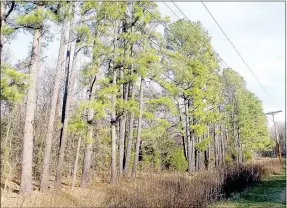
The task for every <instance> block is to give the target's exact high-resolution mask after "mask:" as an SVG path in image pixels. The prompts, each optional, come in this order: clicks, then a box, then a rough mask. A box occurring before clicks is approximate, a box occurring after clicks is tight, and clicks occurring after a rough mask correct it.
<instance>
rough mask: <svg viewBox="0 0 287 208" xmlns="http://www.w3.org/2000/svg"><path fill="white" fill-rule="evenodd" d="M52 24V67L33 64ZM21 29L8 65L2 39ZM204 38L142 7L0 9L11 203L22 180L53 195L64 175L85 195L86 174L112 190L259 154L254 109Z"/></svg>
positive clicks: (195, 28)
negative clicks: (22, 37) (25, 46)
mask: <svg viewBox="0 0 287 208" xmlns="http://www.w3.org/2000/svg"><path fill="white" fill-rule="evenodd" d="M160 25H166V27H165V31H164V34H161V33H159V32H157V28H158V26H160ZM52 27H53V28H58V29H60V33H61V35H60V36H61V37H60V43H59V50H58V59H57V60H55V63H49V64H47V63H46V64H45V63H44V60H43V59H42V55H41V54H43V51H44V50H45V45H47V44H49V42H50V41H51V40H52V39H53V36H54V35H55V34H54V31H52V30H51V28H52ZM22 30H23V31H25V32H29V33H31V34H32V35H33V43H32V47H31V50H30V51H31V53H30V54H27V59H26V60H24V61H22V62H20V63H18V64H12V61H11V60H9V56H10V55H9V50H8V45H9V43H8V42H9V41H13V38H16V36H17V33H19V31H22ZM210 39H211V37H210V36H209V34H208V31H206V30H205V29H204V27H203V26H202V24H201V23H200V22H191V21H188V20H185V19H181V20H178V21H176V22H170V21H169V18H168V17H163V16H161V14H160V13H159V11H158V10H157V4H156V3H154V2H139V1H138V2H137V1H136V2H133V1H130V2H105V1H102V2H95V1H86V2H78V3H77V2H25V3H24V2H1V47H2V53H1V120H2V122H1V137H2V138H4V139H2V140H1V147H2V149H1V160H2V163H1V165H2V168H3V169H2V170H3V171H2V175H3V176H4V177H3V178H5V179H6V181H7V180H11V179H12V178H13V177H20V179H21V183H20V192H21V193H23V194H29V193H31V192H32V190H33V183H32V181H34V180H35V181H39V183H40V190H41V191H46V190H47V189H48V188H49V187H52V186H53V185H54V187H55V188H57V189H60V188H61V184H62V181H63V177H64V176H65V177H66V176H69V175H70V176H72V178H71V180H72V188H73V187H74V186H75V185H76V181H77V179H81V182H80V186H81V187H82V188H86V187H88V185H89V182H90V180H91V178H92V176H93V174H94V173H97V174H100V173H101V172H103V173H106V172H110V174H109V175H108V177H109V180H110V182H111V183H112V184H115V183H116V181H117V180H120V179H121V178H122V177H130V176H131V177H136V176H137V171H138V170H139V169H140V170H154V171H159V170H163V169H168V170H178V171H188V172H189V173H192V172H195V171H199V170H203V169H210V168H214V167H215V168H216V167H221V166H226V165H231V164H237V165H238V164H240V163H242V162H244V161H246V160H248V159H251V157H252V153H253V152H254V151H258V150H264V149H271V148H272V147H273V146H274V144H273V142H271V140H270V137H269V135H268V131H267V125H266V124H267V119H266V116H265V115H264V112H263V108H262V103H261V101H260V100H259V99H258V98H257V97H256V96H255V95H254V94H253V93H252V92H250V91H249V90H248V89H247V87H246V82H245V80H244V79H243V77H241V76H240V74H238V73H237V72H235V71H234V70H233V69H231V68H224V69H221V67H220V62H221V61H220V58H219V56H218V54H217V53H216V52H215V51H214V49H213V48H212V46H211V43H210ZM52 176H54V177H55V182H54V184H51V182H49V180H50V179H51V177H52Z"/></svg>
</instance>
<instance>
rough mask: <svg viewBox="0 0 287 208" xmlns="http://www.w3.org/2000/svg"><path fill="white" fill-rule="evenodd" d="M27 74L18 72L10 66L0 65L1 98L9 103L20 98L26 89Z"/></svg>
mask: <svg viewBox="0 0 287 208" xmlns="http://www.w3.org/2000/svg"><path fill="white" fill-rule="evenodd" d="M28 81H29V80H28V75H26V74H24V73H22V72H18V71H16V70H15V69H13V68H11V67H10V66H8V65H6V64H4V65H2V66H1V100H5V101H8V102H9V103H11V104H14V103H18V102H20V101H21V100H22V97H23V96H24V95H25V92H26V90H27V89H28Z"/></svg>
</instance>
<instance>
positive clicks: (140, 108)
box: [132, 77, 144, 178]
mask: <svg viewBox="0 0 287 208" xmlns="http://www.w3.org/2000/svg"><path fill="white" fill-rule="evenodd" d="M143 85H144V78H143V77H141V84H140V97H139V119H138V132H137V139H136V152H135V158H134V164H133V169H132V177H133V178H135V177H136V171H137V166H138V162H139V153H140V143H141V130H142V114H143Z"/></svg>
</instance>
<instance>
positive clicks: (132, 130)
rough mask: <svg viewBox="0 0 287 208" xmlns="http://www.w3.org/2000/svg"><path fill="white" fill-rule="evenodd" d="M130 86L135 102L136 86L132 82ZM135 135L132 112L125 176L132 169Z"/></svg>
mask: <svg viewBox="0 0 287 208" xmlns="http://www.w3.org/2000/svg"><path fill="white" fill-rule="evenodd" d="M130 85H131V100H133V99H134V97H135V86H134V84H133V83H132V82H130ZM133 135H134V112H131V113H130V119H129V135H128V145H127V153H126V162H125V167H124V174H128V172H129V168H130V158H131V152H132V144H133Z"/></svg>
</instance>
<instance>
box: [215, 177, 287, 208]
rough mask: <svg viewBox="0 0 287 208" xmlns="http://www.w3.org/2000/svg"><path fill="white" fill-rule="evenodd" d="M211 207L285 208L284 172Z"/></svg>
mask: <svg viewBox="0 0 287 208" xmlns="http://www.w3.org/2000/svg"><path fill="white" fill-rule="evenodd" d="M211 207H220V208H224V207H228V208H229V207H234V208H249V207H262V208H267V207H272V208H273V207H278V208H279V207H280V208H281V207H282V208H283V207H286V172H284V173H281V174H279V175H272V176H269V177H267V178H266V179H264V180H262V181H261V182H260V183H258V184H257V185H256V186H255V187H252V188H250V189H247V190H246V191H244V192H242V193H241V194H237V195H235V196H234V197H233V198H231V199H230V200H227V201H223V202H219V203H216V204H215V205H213V206H211Z"/></svg>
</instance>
